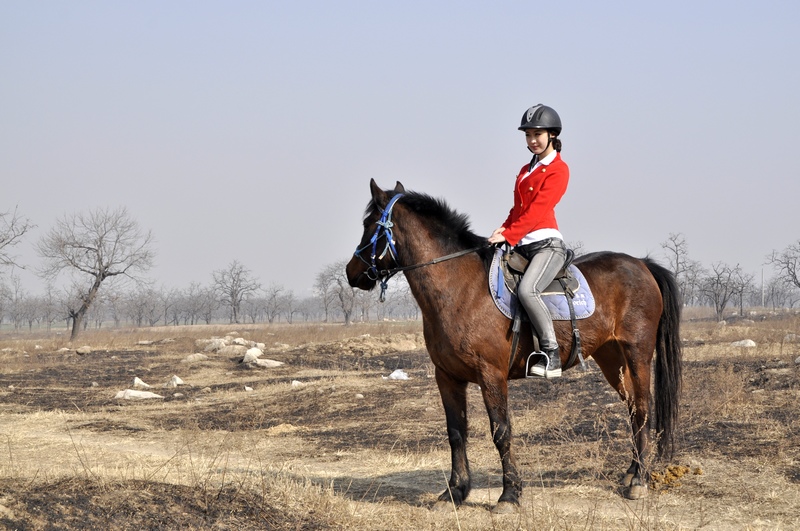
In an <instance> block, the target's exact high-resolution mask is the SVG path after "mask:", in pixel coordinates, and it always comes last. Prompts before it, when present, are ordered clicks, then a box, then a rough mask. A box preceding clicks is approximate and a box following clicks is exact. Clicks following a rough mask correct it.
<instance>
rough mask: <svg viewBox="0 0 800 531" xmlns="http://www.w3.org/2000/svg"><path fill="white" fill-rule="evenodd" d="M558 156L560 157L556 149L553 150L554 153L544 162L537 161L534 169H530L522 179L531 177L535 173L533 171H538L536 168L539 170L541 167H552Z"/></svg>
mask: <svg viewBox="0 0 800 531" xmlns="http://www.w3.org/2000/svg"><path fill="white" fill-rule="evenodd" d="M556 155H558V151H556V150H555V149H554V150H553V151H552V152H551V153H550V154H549V155H547V156H546V157H545V158H543V159H542V160H537V161H536V164H534V165H533V168H530V169H529V170H528V171H527V173H525V175H523V176H522V178H523V179H524V178H525V177H527V176H528V175H530V174H531V173H533V170H535V169H536V168H538V167H539V166H549V165H550V163H551V162H553V161H554V160H555V158H556Z"/></svg>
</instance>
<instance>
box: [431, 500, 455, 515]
mask: <svg viewBox="0 0 800 531" xmlns="http://www.w3.org/2000/svg"><path fill="white" fill-rule="evenodd" d="M455 510H456V506H455V505H453V502H449V501H442V500H439V501H437V502H436V503H434V504H433V507H431V511H434V512H437V513H446V512H452V511H455Z"/></svg>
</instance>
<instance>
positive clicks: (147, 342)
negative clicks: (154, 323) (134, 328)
mask: <svg viewBox="0 0 800 531" xmlns="http://www.w3.org/2000/svg"><path fill="white" fill-rule="evenodd" d="M136 344H137V345H142V346H147V345H152V344H153V342H152V341H147V340H142V341H139V342H138V343H136Z"/></svg>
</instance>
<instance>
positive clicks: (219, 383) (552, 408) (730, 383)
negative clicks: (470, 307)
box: [0, 319, 800, 530]
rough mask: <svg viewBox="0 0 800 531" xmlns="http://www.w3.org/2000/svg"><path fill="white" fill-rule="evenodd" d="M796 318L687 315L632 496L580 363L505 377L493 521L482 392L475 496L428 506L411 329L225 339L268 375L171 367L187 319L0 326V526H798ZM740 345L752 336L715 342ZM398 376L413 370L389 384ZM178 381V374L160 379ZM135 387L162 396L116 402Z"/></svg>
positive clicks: (439, 427) (433, 420) (254, 331)
mask: <svg viewBox="0 0 800 531" xmlns="http://www.w3.org/2000/svg"><path fill="white" fill-rule="evenodd" d="M797 325H798V321H797V320H796V319H780V320H775V321H765V322H762V323H744V324H739V325H729V326H725V327H720V326H717V325H716V324H713V323H687V324H685V325H684V334H683V335H684V344H685V351H684V391H683V396H682V404H681V414H680V426H679V432H678V440H677V447H678V448H677V454H676V456H675V457H674V458H673V459H672V460H671V461H669V462H657V463H654V466H653V471H654V479H653V483H652V485H651V494H650V496H649V497H648V498H646V499H645V500H641V501H635V502H633V501H628V500H625V499H624V498H623V497H622V496H621V488H620V486H619V480H620V479H621V476H622V474H623V472H624V470H625V469H626V468H627V465H628V463H629V462H630V457H631V445H630V435H629V426H628V423H627V419H626V414H625V408H624V406H623V405H622V403H621V402H620V401H619V400H618V399H617V398H616V396H615V394H614V393H613V392H612V390H611V387H610V386H609V385H608V384H607V383H606V382H605V380H604V379H603V377H602V375H601V374H600V371H599V370H598V369H597V367H596V366H595V365H594V363H593V362H591V361H590V362H589V364H588V365H589V370H588V371H586V372H583V371H581V370H579V369H574V370H570V371H568V372H567V373H565V376H564V378H562V379H561V380H560V381H554V382H545V381H515V382H512V383H511V385H510V387H511V390H510V400H511V404H512V407H513V417H512V418H513V431H514V445H515V450H516V452H517V459H518V462H519V465H520V469H521V472H522V474H523V478H524V481H525V493H524V495H523V499H522V504H521V507H520V511H519V513H518V514H516V515H511V516H504V517H495V516H492V515H491V513H490V512H489V510H490V509H491V507H492V506H493V505H494V503H495V502H496V499H497V497H498V496H499V494H500V490H501V476H500V463H499V458H498V456H497V452H496V451H495V449H494V446H493V445H492V442H491V437H490V434H489V430H488V419H487V416H486V413H485V410H484V409H483V405H482V400H481V398H480V391H479V389H478V388H477V387H476V386H471V387H470V410H469V416H470V421H471V425H470V442H469V452H470V454H469V455H470V459H471V462H470V464H471V470H472V472H473V475H474V480H473V491H472V494H471V495H470V498H469V500H468V502H467V503H466V504H465V505H464V506H463V507H461V508H459V509H458V510H452V511H445V512H433V511H431V510H430V509H431V507H432V505H433V503H434V502H435V500H436V498H437V496H438V494H439V493H440V492H442V491H443V490H444V488H445V486H446V481H447V477H448V476H449V449H448V446H447V440H446V434H445V429H444V415H443V411H442V407H441V402H440V399H439V395H438V391H437V388H436V384H435V382H434V379H433V367H432V365H431V363H430V361H429V359H428V357H427V353H426V351H425V350H424V344H423V342H422V339H421V334H420V333H419V332H418V331H417V332H415V331H414V330H413V329H412V331H411V332H408V331H402V332H396V331H392V330H388V331H386V330H385V329H382V330H381V331H380V333H379V334H376V331H375V330H374V329H372V328H370V327H369V326H367V325H356V326H353V327H350V329H349V330H348V334H349V335H350V336H351V337H346V338H343V339H337V340H331V341H313V338H314V337H315V335H316V334H315V331H314V328H313V327H309V332H308V334H309V336H310V337H311V338H312V340H311V341H299V340H293V339H284V338H282V336H281V334H282V333H283V331H284V330H283V329H281V328H280V327H266V326H264V327H252V328H250V329H249V330H240V331H239V333H241V335H242V336H243V337H245V338H247V339H252V340H254V341H263V342H264V343H266V344H267V352H265V354H264V355H263V356H262V358H269V359H274V360H278V361H281V362H283V363H284V365H283V366H281V367H277V368H271V369H263V368H262V369H252V368H247V367H246V366H245V365H244V364H242V363H239V360H240V359H241V356H224V355H219V354H209V358H208V359H207V360H204V361H198V362H191V363H190V362H187V361H185V358H186V356H188V355H189V354H192V353H195V352H198V351H199V350H198V347H197V345H196V344H195V340H196V339H198V338H201V337H210V336H208V335H205V336H204V334H203V332H202V330H200V331H198V329H191V330H190V329H188V328H187V329H186V330H181V329H180V328H177V329H172V330H170V331H169V332H165V331H156V330H153V331H152V332H148V331H147V330H143V331H140V332H139V333H138V335H137V336H135V337H134V336H131V338H130V341H128V340H126V339H125V338H122V339H119V338H117V339H115V340H114V341H113V342H112V343H113V346H112V348H108V349H106V348H97V347H95V348H94V349H93V351H92V352H90V353H88V354H84V355H79V354H77V353H76V351H75V350H63V351H59V350H57V349H55V348H52V347H50V346H48V344H47V343H43V345H40V347H41V348H36V346H35V345H34V344H33V342H32V341H27V342H24V343H23V342H20V341H19V340H14V341H11V340H10V339H9V338H6V340H5V341H4V338H3V337H0V348H2V350H0V528H2V527H5V528H7V529H20V530H34V529H35V530H39V529H434V528H435V529H442V528H443V529H486V528H492V529H797V528H800V420H798V417H797V412H798V405H800V368H799V367H800V366H799V365H798V364H797V363H796V362H795V360H796V359H797V358H798V356H800V343H796V342H795V340H794V337H793V336H792V335H791V334H794V333H795V332H796V328H797ZM288 326H289V325H286V327H288ZM292 326H295V325H292ZM299 326H302V325H297V326H296V327H295V330H296V329H297V327H299ZM167 333H169V334H172V335H171V336H169V337H167V335H166V334H167ZM367 333H369V335H366V334H367ZM148 334H150V336H148ZM142 337H144V338H148V337H149V339H151V340H153V341H154V342H153V343H152V344H146V345H145V344H141V343H140V342H139V341H138V340H139V339H140V338H142ZM292 337H295V336H292ZM741 339H753V340H754V341H755V342H756V345H757V346H756V347H754V348H743V347H734V346H732V345H731V343H732V342H733V341H737V340H741ZM86 340H87V341H88V342H90V343H91V341H92V338H91V336H89V337H87V339H86ZM282 341H287V342H285V343H284V342H282ZM292 342H293V343H294V344H291V343H292ZM7 345H8V346H7ZM270 347H271V350H270ZM396 369H402V370H403V371H405V373H406V374H407V375H408V376H409V379H407V380H393V379H388V378H387V377H388V376H389V375H390V374H391V373H392V372H393V371H395V370H396ZM173 375H178V376H179V377H180V378H181V379H182V380H183V381H184V382H185V385H182V386H179V387H178V388H165V387H163V384H164V383H165V382H167V381H168V380H169V379H170V378H171V377H172V376H173ZM134 377H138V378H140V379H142V380H143V381H145V382H147V383H149V384H151V385H152V386H153V387H152V388H151V389H149V391H152V392H155V393H158V394H159V395H162V396H163V398H158V399H149V400H138V401H137V400H122V399H115V398H114V397H115V395H116V393H117V392H119V391H121V390H124V389H132V388H133V379H134ZM246 388H247V389H250V390H247V389H246Z"/></svg>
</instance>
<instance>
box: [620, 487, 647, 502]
mask: <svg viewBox="0 0 800 531" xmlns="http://www.w3.org/2000/svg"><path fill="white" fill-rule="evenodd" d="M625 497H626V498H628V499H629V500H641V499H642V498H646V497H647V486H646V485H631V487H630V488H628V489H625Z"/></svg>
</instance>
